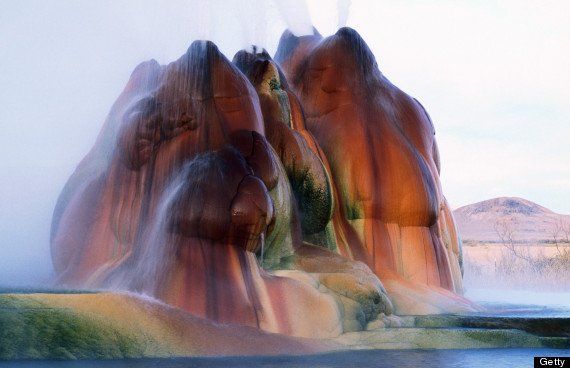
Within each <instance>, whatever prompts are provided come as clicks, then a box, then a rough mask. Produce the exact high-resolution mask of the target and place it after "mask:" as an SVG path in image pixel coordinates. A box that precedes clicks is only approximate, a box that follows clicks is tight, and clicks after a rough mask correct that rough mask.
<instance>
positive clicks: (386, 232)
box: [52, 29, 475, 338]
mask: <svg viewBox="0 0 570 368" xmlns="http://www.w3.org/2000/svg"><path fill="white" fill-rule="evenodd" d="M287 55H289V57H287ZM277 56H278V58H277V62H276V61H273V60H272V59H271V57H270V56H269V55H268V54H267V53H265V52H263V51H261V52H257V50H254V52H253V53H248V52H245V51H244V52H240V53H238V54H237V55H236V56H235V57H234V62H233V63H232V62H230V61H229V60H228V59H226V57H225V56H224V55H222V54H221V53H220V52H219V50H218V49H217V47H216V46H215V45H214V44H213V43H211V42H208V41H196V42H194V43H193V44H192V45H191V46H190V48H189V49H188V52H187V53H186V54H184V55H183V56H182V57H181V58H180V59H178V60H176V61H175V62H172V63H171V64H169V65H166V66H161V65H158V64H157V63H156V62H154V61H150V62H146V63H143V64H141V65H140V66H139V67H137V68H136V69H135V71H134V72H133V74H132V76H131V79H130V81H129V83H128V84H127V87H126V88H125V90H124V91H123V93H122V94H121V96H120V97H119V98H118V100H117V102H116V103H115V104H114V106H113V107H112V109H111V112H110V114H109V117H108V119H107V121H106V123H105V125H104V126H103V129H102V131H101V133H100V136H99V138H98V140H97V142H96V144H95V146H94V147H93V149H92V150H91V152H89V154H88V155H87V156H86V157H85V159H84V160H83V161H82V162H81V163H80V164H79V166H78V167H77V169H76V171H75V172H74V174H73V175H72V177H71V178H70V179H69V181H68V183H67V184H66V186H65V188H64V189H63V191H62V194H61V195H60V198H59V200H58V203H57V206H56V209H55V212H54V216H53V223H52V255H53V259H54V265H55V268H56V271H57V273H58V274H59V283H60V284H62V285H69V286H74V287H92V288H109V289H114V290H115V289H119V290H129V291H136V292H139V293H143V294H148V295H151V296H153V297H155V298H157V299H159V300H162V301H164V302H166V303H168V304H169V305H172V306H175V307H178V308H180V309H182V310H185V311H187V312H190V313H192V314H194V315H196V316H199V317H203V318H207V319H209V320H212V321H214V322H220V323H229V324H236V325H245V326H250V327H255V328H260V329H263V330H266V331H270V332H278V333H282V334H288V335H293V336H303V337H319V338H327V337H331V336H337V335H339V334H341V333H342V332H348V331H357V330H362V329H365V328H366V326H367V325H368V323H369V322H370V321H372V320H374V319H376V318H377V316H381V318H382V319H383V320H385V321H390V317H388V316H390V314H392V313H393V312H394V311H396V312H397V313H432V312H447V311H455V310H469V309H472V308H475V306H474V305H473V304H472V303H470V302H469V301H467V300H465V299H463V298H462V297H461V296H459V295H458V293H459V294H460V293H461V291H462V286H461V271H460V260H461V248H460V244H459V242H458V236H457V232H456V230H455V224H454V221H453V217H452V214H451V212H450V211H449V208H448V206H447V203H446V201H445V198H444V197H443V195H442V193H441V185H440V182H439V157H438V153H437V146H436V143H435V138H434V128H433V125H432V123H431V120H430V119H429V116H428V115H427V113H426V112H425V110H424V109H423V107H422V106H421V105H420V104H419V103H418V102H417V101H416V100H414V99H413V98H411V97H409V96H408V95H406V94H404V93H403V92H401V91H400V90H399V89H397V88H396V87H395V86H393V85H392V84H391V83H390V82H389V81H388V80H387V79H386V78H385V77H384V76H383V75H382V74H381V73H380V72H379V70H378V68H377V65H376V62H375V60H374V57H373V55H372V54H371V53H370V50H368V48H367V46H366V44H365V43H364V41H363V40H362V39H361V38H360V36H359V35H358V34H357V33H356V32H355V31H353V30H350V29H341V30H340V31H339V32H338V33H337V34H336V35H334V36H331V37H329V38H326V39H322V37H321V36H320V35H316V36H306V38H302V39H296V38H294V36H292V35H290V34H285V35H284V37H283V38H282V44H281V46H280V49H279V51H278V55H277ZM280 65H281V66H282V67H283V69H281V67H280ZM381 280H382V281H381ZM394 320H396V319H394Z"/></svg>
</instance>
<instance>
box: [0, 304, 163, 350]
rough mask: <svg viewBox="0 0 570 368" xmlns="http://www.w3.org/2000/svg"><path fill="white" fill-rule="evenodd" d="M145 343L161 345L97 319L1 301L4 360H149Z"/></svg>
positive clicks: (65, 310)
mask: <svg viewBox="0 0 570 368" xmlns="http://www.w3.org/2000/svg"><path fill="white" fill-rule="evenodd" d="M151 340H152V339H151ZM149 342H150V343H152V344H153V345H160V344H157V342H156V341H149V337H148V336H144V335H141V334H136V333H133V331H129V330H128V329H127V330H125V329H124V328H121V326H120V325H118V324H117V323H116V321H113V320H111V319H109V318H107V317H105V316H102V315H97V314H94V313H90V312H83V311H77V310H73V309H68V308H50V307H48V305H47V304H46V303H43V302H41V301H38V300H36V299H29V298H25V297H21V296H16V295H0V359H3V360H12V359H117V358H135V357H143V356H147V355H148V354H147V353H148V350H147V347H148V345H149ZM151 355H154V354H151Z"/></svg>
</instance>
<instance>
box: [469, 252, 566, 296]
mask: <svg viewBox="0 0 570 368" xmlns="http://www.w3.org/2000/svg"><path fill="white" fill-rule="evenodd" d="M463 259H464V262H463V267H464V278H465V284H466V286H467V287H485V288H493V287H505V286H508V287H513V288H525V289H528V288H536V289H540V290H545V291H546V290H548V291H551V290H557V291H570V244H568V243H559V244H554V243H546V242H544V243H509V242H506V243H500V242H499V243H486V242H477V241H464V242H463Z"/></svg>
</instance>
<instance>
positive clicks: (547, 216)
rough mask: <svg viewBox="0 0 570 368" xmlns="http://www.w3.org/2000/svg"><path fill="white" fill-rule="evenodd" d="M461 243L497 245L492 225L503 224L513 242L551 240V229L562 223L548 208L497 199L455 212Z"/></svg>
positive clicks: (497, 237)
mask: <svg viewBox="0 0 570 368" xmlns="http://www.w3.org/2000/svg"><path fill="white" fill-rule="evenodd" d="M453 214H454V216H455V220H456V222H457V226H458V227H459V233H460V234H461V238H462V239H463V240H475V241H499V240H500V238H499V235H498V234H497V232H496V231H495V224H497V223H501V222H506V223H508V224H509V225H508V226H510V227H511V228H512V229H513V231H514V240H515V241H543V240H552V235H553V229H554V226H555V224H556V223H557V222H559V221H560V220H561V219H562V221H565V222H566V223H570V216H566V215H559V214H557V213H554V212H552V211H551V210H549V209H548V208H545V207H542V206H539V205H538V204H536V203H534V202H531V201H527V200H526V199H522V198H516V197H500V198H495V199H490V200H487V201H483V202H478V203H474V204H470V205H467V206H463V207H460V208H457V209H456V210H455V211H453Z"/></svg>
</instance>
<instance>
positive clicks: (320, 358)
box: [0, 349, 570, 368]
mask: <svg viewBox="0 0 570 368" xmlns="http://www.w3.org/2000/svg"><path fill="white" fill-rule="evenodd" d="M535 356H546V357H548V356H550V357H556V356H558V357H560V356H562V357H570V350H559V349H468V350H360V351H348V352H339V353H330V354H315V355H300V356H269V357H262V356H255V357H217V358H174V359H123V360H80V361H13V362H11V361H8V362H6V361H4V362H1V361H0V366H2V367H46V368H47V367H50V368H51V367H64V368H65V367H171V368H178V367H243V368H246V367H248V368H249V367H262V368H272V367H299V368H303V367H321V368H325V367H326V368H329V367H355V368H356V367H359V368H360V367H517V368H518V367H534V357H535Z"/></svg>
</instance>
